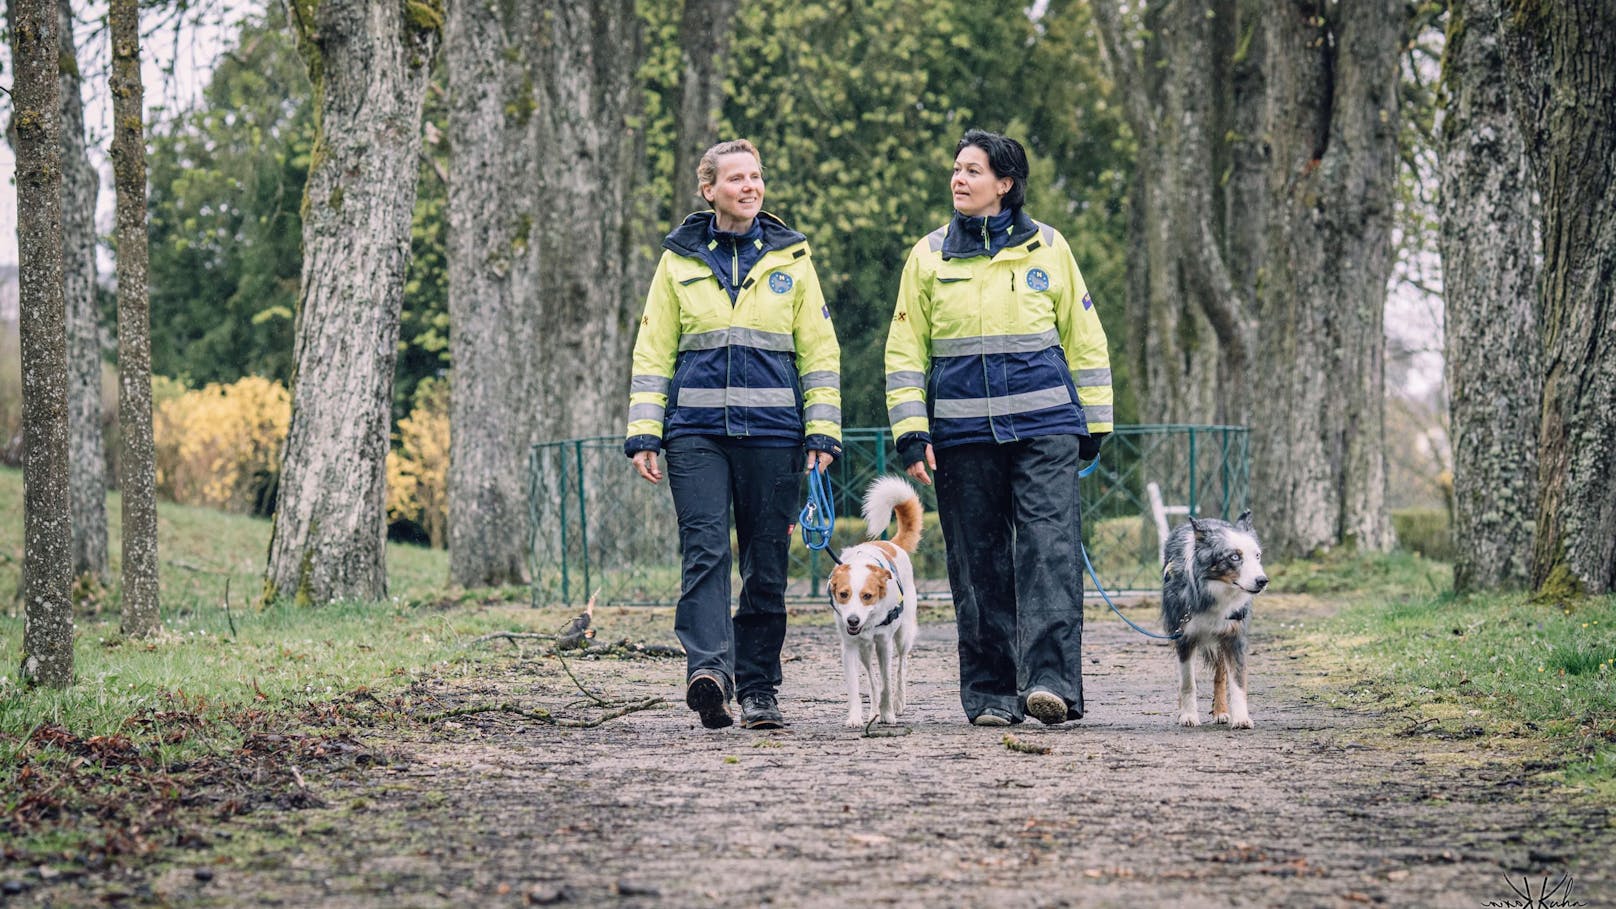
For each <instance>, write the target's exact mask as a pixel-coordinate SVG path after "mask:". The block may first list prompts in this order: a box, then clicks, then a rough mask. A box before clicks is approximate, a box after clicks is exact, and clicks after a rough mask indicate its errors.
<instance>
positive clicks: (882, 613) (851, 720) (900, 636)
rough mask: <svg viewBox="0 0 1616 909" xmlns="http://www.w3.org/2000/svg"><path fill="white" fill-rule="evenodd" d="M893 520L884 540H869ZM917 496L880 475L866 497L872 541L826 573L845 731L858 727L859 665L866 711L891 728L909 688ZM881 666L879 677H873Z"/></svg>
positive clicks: (846, 553)
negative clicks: (843, 680) (866, 684)
mask: <svg viewBox="0 0 1616 909" xmlns="http://www.w3.org/2000/svg"><path fill="white" fill-rule="evenodd" d="M894 513H896V514H897V516H898V533H897V535H896V536H894V537H893V538H892V539H891V540H890V541H887V540H877V539H875V537H876V536H877V535H878V534H880V533H881V531H883V530H885V529H886V528H887V524H888V522H889V521H891V519H892V515H893V514H894ZM920 515H921V508H920V497H919V496H917V495H915V490H914V487H912V486H910V485H909V483H908V481H907V480H904V479H903V478H902V477H895V476H888V477H880V478H879V479H877V480H876V481H875V482H873V483H871V484H870V488H869V489H868V490H866V491H865V493H864V521H865V524H866V525H867V526H868V528H869V536H870V542H868V543H860V544H858V545H857V546H849V547H847V548H846V549H843V550H842V554H841V558H840V559H839V560H838V562H839V564H837V566H836V567H835V568H834V569H833V570H832V571H831V573H830V583H829V585H828V586H829V588H830V608H831V610H832V611H833V612H835V613H836V628H837V630H838V631H840V632H841V638H842V671H843V673H844V674H845V675H846V677H847V725H849V726H863V725H864V713H863V710H862V705H861V704H860V701H859V669H858V667H859V664H860V663H863V664H864V674H865V675H867V676H869V679H870V708H871V710H872V711H874V712H877V713H878V714H879V716H880V718H881V722H883V723H896V722H897V721H898V714H900V713H902V712H903V706H904V700H905V698H906V696H907V694H908V688H909V651H910V650H911V649H913V647H914V646H915V637H916V635H917V634H918V633H919V629H920V620H919V617H918V615H917V606H916V603H917V598H916V595H915V569H914V564H913V563H912V562H911V561H910V559H909V554H910V553H912V552H914V551H915V547H917V546H919V545H920ZM877 668H879V672H877Z"/></svg>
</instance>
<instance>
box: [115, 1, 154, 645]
mask: <svg viewBox="0 0 1616 909" xmlns="http://www.w3.org/2000/svg"><path fill="white" fill-rule="evenodd" d="M107 18H108V23H109V25H110V26H111V31H112V168H113V174H114V182H115V185H116V187H117V221H118V366H119V376H118V424H119V429H120V433H121V436H122V447H121V448H120V451H119V455H118V486H119V488H120V489H121V490H122V491H123V568H122V571H123V606H122V611H121V614H120V618H121V620H122V626H123V632H124V633H125V634H128V635H134V636H140V635H148V634H152V633H154V632H156V631H157V630H158V629H159V628H161V627H162V619H161V614H160V610H159V593H158V577H157V468H156V455H155V451H154V448H153V441H152V392H151V305H150V296H149V288H148V275H149V272H148V268H147V265H148V262H149V257H148V247H147V239H146V131H145V127H144V116H145V110H144V99H145V88H144V86H143V85H142V84H141V76H140V12H139V5H138V3H137V2H136V0H112V2H111V3H110V4H109V6H108V9H107Z"/></svg>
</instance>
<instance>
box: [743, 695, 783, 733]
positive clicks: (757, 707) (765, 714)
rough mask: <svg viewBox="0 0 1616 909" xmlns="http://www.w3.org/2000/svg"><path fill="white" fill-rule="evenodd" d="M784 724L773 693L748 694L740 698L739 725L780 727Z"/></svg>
mask: <svg viewBox="0 0 1616 909" xmlns="http://www.w3.org/2000/svg"><path fill="white" fill-rule="evenodd" d="M785 724H786V721H785V718H784V717H782V716H780V707H779V705H778V704H776V703H775V701H774V695H772V694H748V695H745V696H744V697H742V698H741V725H742V726H745V727H746V728H747V729H780V728H782V727H783V726H785Z"/></svg>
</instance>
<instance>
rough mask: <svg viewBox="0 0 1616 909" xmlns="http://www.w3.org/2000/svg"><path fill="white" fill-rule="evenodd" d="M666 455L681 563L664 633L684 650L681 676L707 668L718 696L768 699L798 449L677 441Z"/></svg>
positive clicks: (782, 613) (779, 639) (797, 482)
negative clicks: (736, 574)
mask: <svg viewBox="0 0 1616 909" xmlns="http://www.w3.org/2000/svg"><path fill="white" fill-rule="evenodd" d="M667 456H668V485H669V486H670V487H671V489H672V491H673V505H674V509H675V510H676V511H677V512H678V515H679V553H680V559H681V562H682V578H681V583H680V588H679V605H678V607H677V609H676V610H675V611H674V623H673V627H674V631H675V632H676V633H677V634H678V636H679V642H680V643H681V644H683V645H684V648H685V659H686V664H685V667H686V678H687V679H688V678H689V677H690V676H691V675H693V674H695V673H696V672H697V671H698V670H703V669H707V670H712V671H714V672H717V673H718V674H719V676H720V677H721V678H723V679H724V684H725V689H726V690H725V693H726V694H729V695H733V696H736V697H745V696H746V695H748V694H755V693H763V694H775V693H777V692H778V691H779V688H780V678H781V677H780V645H781V644H782V643H784V641H785V637H786V606H785V591H786V569H787V562H788V560H789V558H790V544H791V537H790V528H791V523H792V521H794V520H795V517H796V513H797V510H798V509H799V508H800V507H801V502H800V501H799V494H798V493H799V489H800V488H801V483H802V466H803V462H804V460H805V459H804V455H803V449H802V448H801V447H800V446H797V447H791V448H748V447H742V446H739V445H733V444H729V443H727V442H725V441H724V440H723V439H719V438H711V437H707V436H681V437H677V438H674V439H672V440H670V441H669V442H668V445H667ZM732 512H733V516H734V522H735V539H736V544H737V549H738V551H739V555H740V560H741V572H740V573H741V595H740V603H739V605H738V607H737V609H736V611H735V615H734V618H733V619H732V618H731V617H730V608H729V603H730V565H731V558H730V543H729V528H730V520H731V513H732Z"/></svg>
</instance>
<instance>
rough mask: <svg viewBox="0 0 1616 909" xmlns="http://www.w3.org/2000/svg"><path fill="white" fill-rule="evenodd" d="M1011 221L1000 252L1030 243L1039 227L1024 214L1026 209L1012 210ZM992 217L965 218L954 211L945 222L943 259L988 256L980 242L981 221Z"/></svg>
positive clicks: (991, 253)
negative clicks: (952, 216) (946, 225)
mask: <svg viewBox="0 0 1616 909" xmlns="http://www.w3.org/2000/svg"><path fill="white" fill-rule="evenodd" d="M1012 211H1013V215H1012V217H1011V218H1010V237H1009V239H1007V240H1005V241H1004V243H1003V244H1000V245H999V248H1000V249H1009V248H1011V247H1013V246H1020V245H1021V244H1023V243H1025V242H1027V241H1028V240H1031V239H1032V238H1033V236H1035V235H1036V234H1037V233H1038V224H1037V223H1036V222H1035V221H1033V219H1032V218H1031V217H1030V216H1029V215H1028V214H1027V211H1026V209H1023V208H1017V209H1013V210H1012ZM991 220H992V219H991V218H967V217H966V216H964V215H962V214H960V213H959V212H954V218H953V220H951V221H949V222H948V232H947V233H946V234H945V235H944V236H943V250H942V253H943V258H944V259H971V258H975V257H977V256H991V255H993V252H992V251H991V250H990V249H989V247H988V244H987V243H985V242H984V241H983V231H982V228H983V222H984V221H991Z"/></svg>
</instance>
